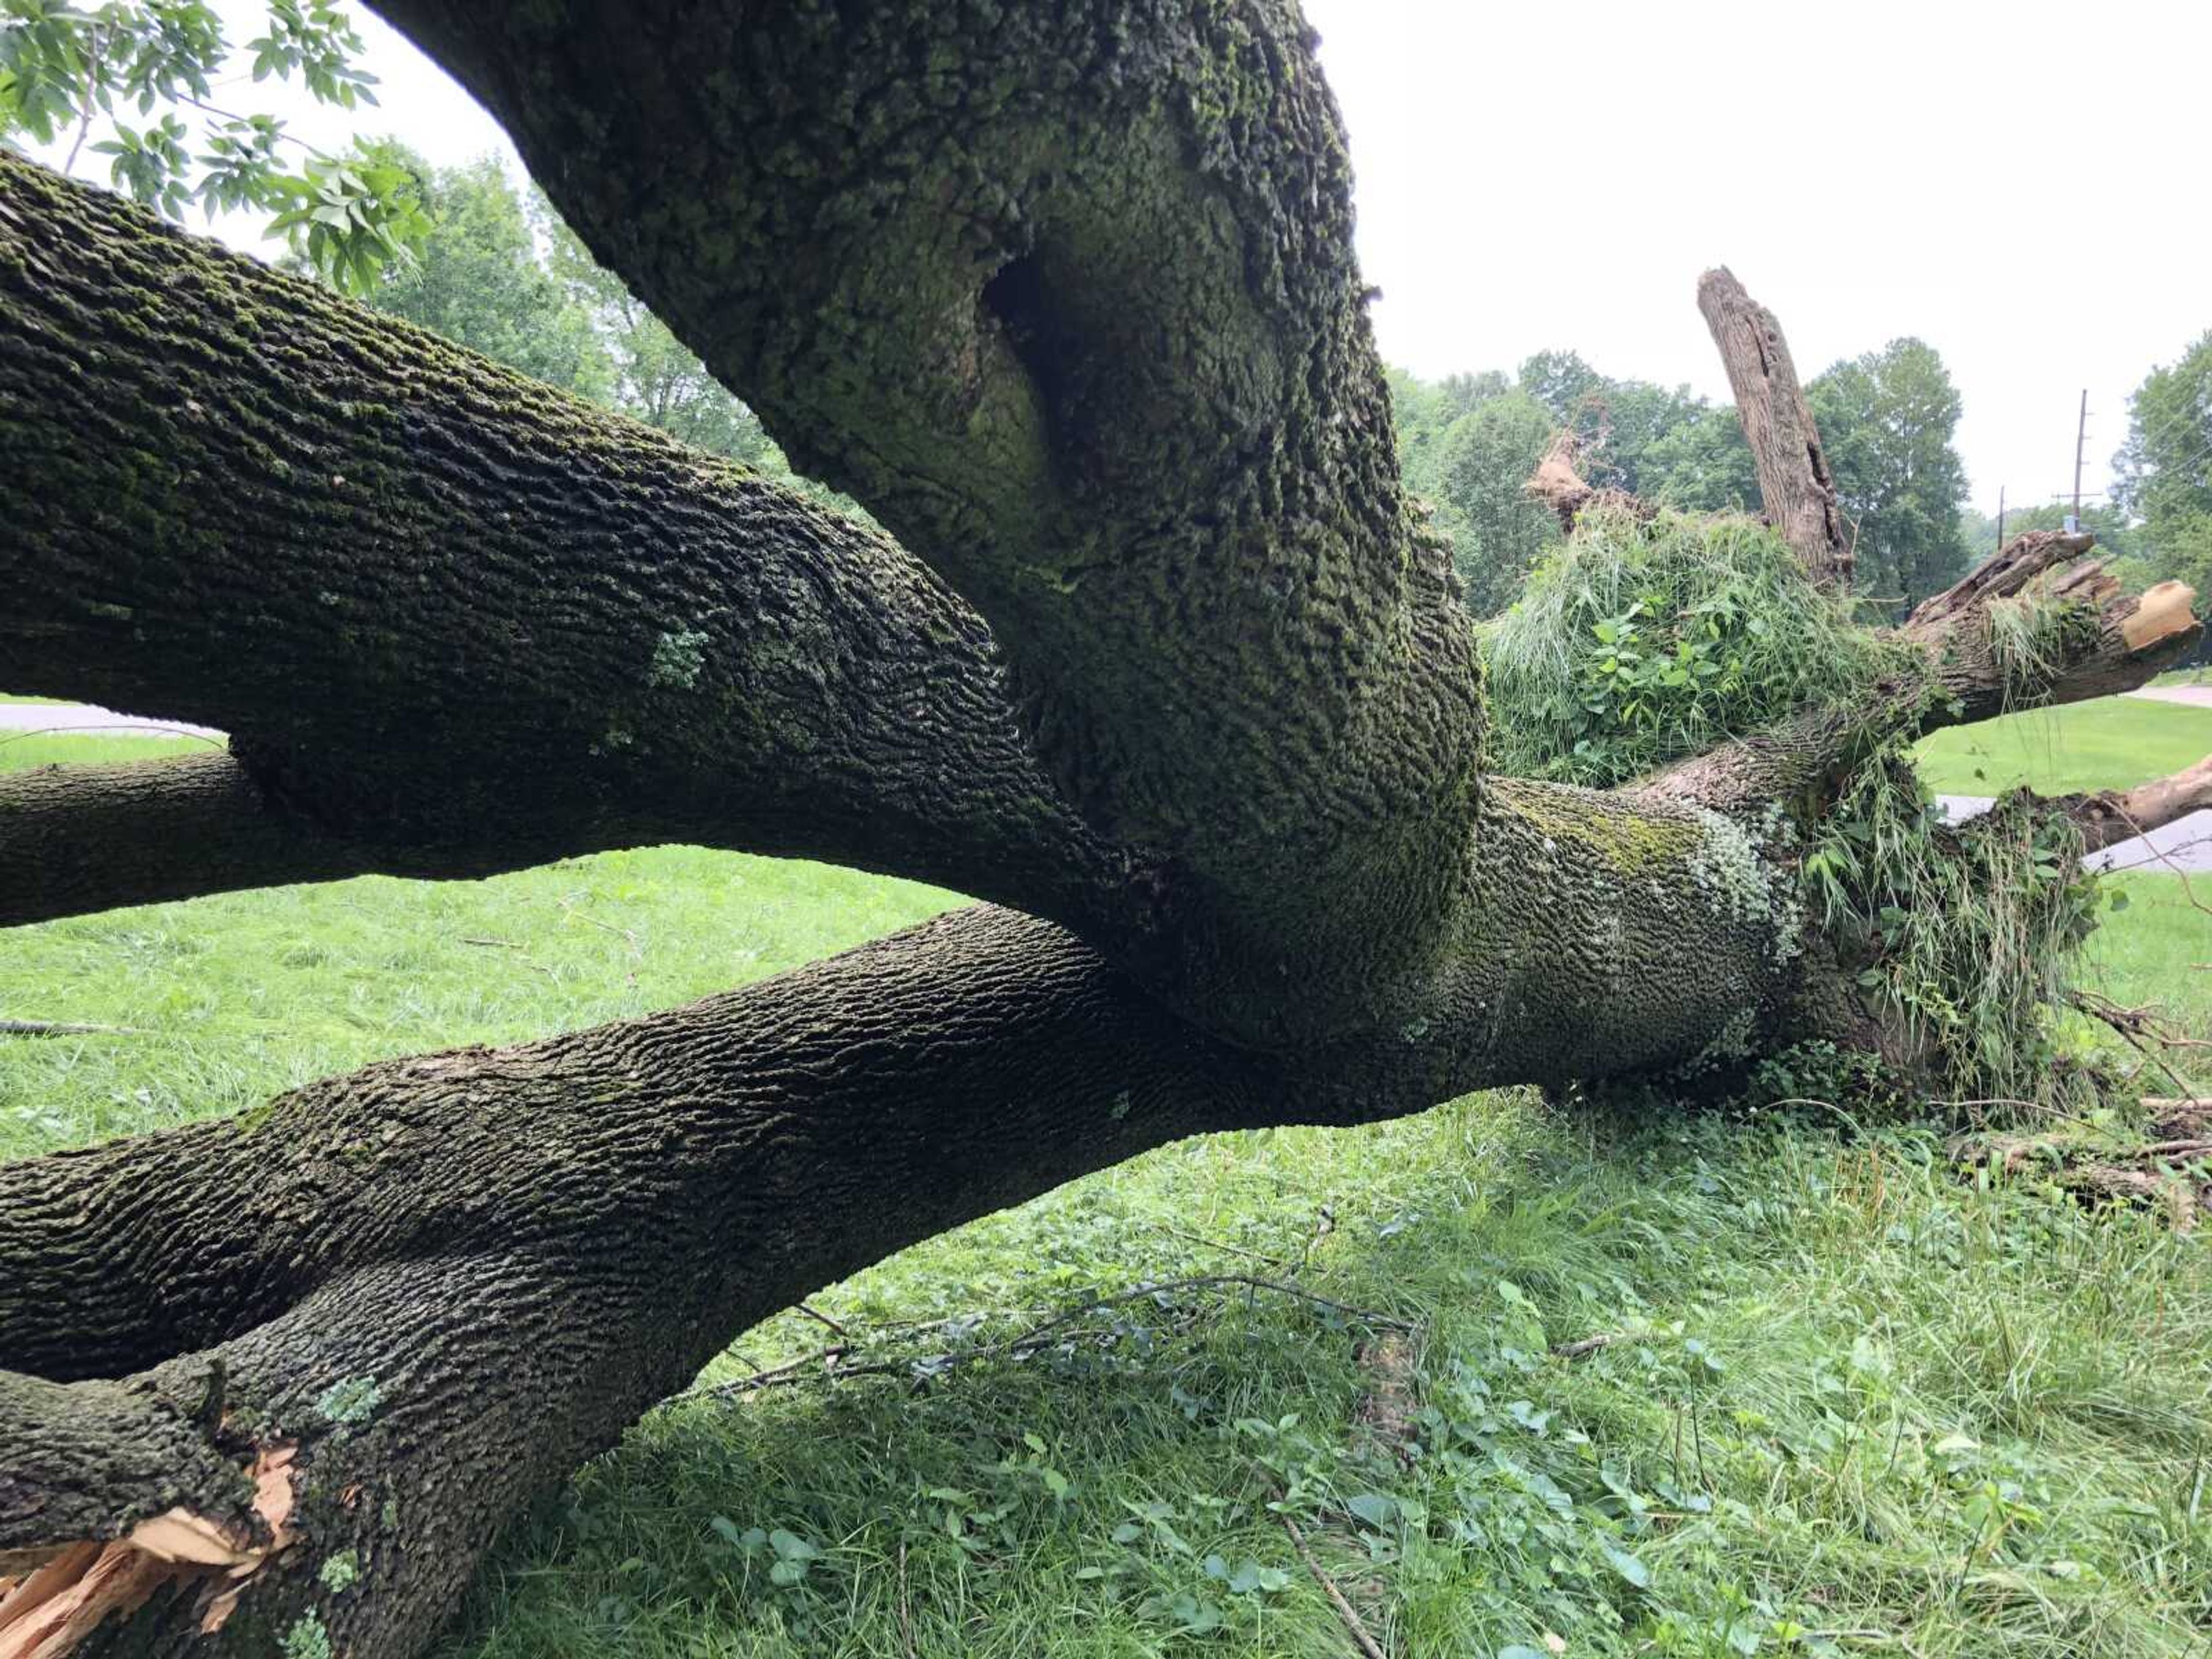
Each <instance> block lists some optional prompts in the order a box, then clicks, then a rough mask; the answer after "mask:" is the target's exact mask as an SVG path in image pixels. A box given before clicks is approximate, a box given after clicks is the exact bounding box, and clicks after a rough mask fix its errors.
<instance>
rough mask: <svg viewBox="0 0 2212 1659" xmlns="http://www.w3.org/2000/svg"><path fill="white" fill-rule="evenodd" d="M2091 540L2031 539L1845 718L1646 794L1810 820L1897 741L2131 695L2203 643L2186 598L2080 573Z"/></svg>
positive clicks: (1699, 766)
mask: <svg viewBox="0 0 2212 1659" xmlns="http://www.w3.org/2000/svg"><path fill="white" fill-rule="evenodd" d="M2093 542H2094V538H2093V537H2089V536H2069V535H2062V534H2060V533H2058V532H2052V531H2035V532H2030V533H2029V534H2027V535H2025V536H2021V537H2020V538H2016V539H2015V540H2014V541H2011V542H2009V543H2008V544H2006V545H2005V547H2004V549H2003V550H2002V551H2001V552H1999V553H1996V554H1994V555H1992V556H1990V558H1989V559H1988V560H1986V561H1985V562H1983V563H1982V564H1980V565H1979V566H1978V567H1976V568H1974V569H1973V570H1972V571H1971V572H1970V573H1968V574H1966V576H1965V577H1963V578H1962V579H1961V580H1960V581H1959V582H1957V583H1956V584H1955V585H1954V586H1951V587H1950V588H1948V589H1947V590H1945V591H1944V592H1942V593H1938V594H1936V595H1935V596H1934V597H1933V598H1931V599H1928V600H1926V601H1924V602H1923V604H1922V605H1920V606H1919V607H1918V608H1917V610H1915V611H1913V613H1912V615H1911V617H1909V618H1908V619H1907V620H1906V622H1905V625H1904V626H1903V627H1902V628H1900V629H1898V630H1897V631H1896V634H1895V635H1894V637H1895V638H1897V639H1898V640H1899V641H1902V642H1904V643H1906V644H1908V645H1910V646H1911V647H1914V657H1913V664H1912V666H1911V668H1910V669H1909V670H1908V671H1905V672H1903V673H1901V674H1899V675H1898V676H1896V677H1895V678H1892V679H1890V680H1888V681H1887V682H1886V683H1884V684H1881V685H1878V686H1875V687H1874V688H1872V689H1871V690H1869V693H1868V694H1867V695H1866V696H1864V697H1863V698H1860V699H1858V700H1857V701H1856V702H1853V703H1852V705H1851V706H1850V707H1849V708H1812V709H1807V710H1804V711H1802V712H1801V713H1799V714H1796V715H1794V716H1792V717H1791V718H1790V719H1789V720H1784V721H1783V722H1782V723H1781V724H1780V725H1778V726H1775V727H1774V728H1773V729H1771V730H1770V731H1766V732H1756V733H1753V734H1752V735H1750V736H1747V737H1745V738H1739V739H1737V740H1735V742H1732V743H1728V744H1723V745H1722V746H1721V747H1719V748H1717V749H1715V750H1710V751H1709V752H1707V753H1705V754H1703V755H1698V756H1693V757H1691V758H1690V759H1688V760H1686V761H1682V762H1680V763H1678V764H1676V765H1674V766H1671V767H1668V768H1667V769H1665V770H1663V771H1662V772H1660V773H1659V774H1657V775H1656V776H1654V777H1652V778H1650V779H1648V780H1646V781H1644V784H1643V785H1642V786H1640V787H1641V788H1642V790H1643V791H1644V793H1646V794H1647V795H1648V796H1649V797H1650V798H1652V799H1678V800H1694V801H1699V802H1703V803H1704V804H1705V805H1709V806H1713V807H1717V808H1718V809H1719V810H1721V811H1729V812H1743V811H1752V810H1754V809H1756V808H1758V807H1759V806H1761V805H1765V803H1767V802H1769V801H1779V802H1783V803H1784V804H1786V805H1790V806H1792V807H1794V808H1796V809H1797V810H1799V811H1800V812H1801V814H1802V816H1804V817H1808V819H1809V818H1810V817H1814V816H1817V815H1818V813H1819V812H1820V811H1821V810H1823V809H1824V808H1825V806H1826V803H1827V801H1828V799H1830V797H1831V796H1832V793H1833V791H1834V789H1835V787H1836V786H1837V785H1838V783H1839V782H1840V781H1842V779H1843V778H1844V776H1845V775H1847V774H1848V773H1849V772H1850V770H1851V769H1853V768H1854V767H1856V766H1857V764H1858V763H1860V762H1861V761H1863V760H1864V759H1865V758H1866V757H1867V756H1869V755H1870V754H1871V753H1873V752H1874V750H1875V749H1877V748H1879V747H1881V745H1882V744H1885V743H1887V742H1889V741H1891V740H1893V739H1894V738H1902V737H1910V736H1913V735H1916V734H1917V733H1921V732H1933V731H1938V730H1941V729H1942V728H1943V727H1945V726H1962V725H1970V724H1972V723H1973V722H1974V721H1976V720H1988V719H1990V718H1991V717H1992V716H1994V715H1996V714H2003V713H2005V712H2007V711H2008V710H2009V709H2013V708H2037V707H2052V706H2056V705H2058V704H2062V703H2069V702H2086V701H2087V700H2089V699H2091V698H2094V697H2104V696H2112V695H2113V694H2114V693H2115V692H2119V691H2127V690H2133V689H2134V688H2135V687H2136V686H2139V685H2142V684H2147V683H2148V681H2149V680H2151V679H2152V678H2154V676H2156V675H2157V674H2159V673H2160V672H2161V671H2164V670H2165V669H2166V668H2168V667H2170V666H2171V665H2172V664H2174V663H2176V662H2178V661H2179V660H2180V659H2182V658H2183V657H2185V656H2186V655H2187V654H2188V653H2189V652H2190V651H2191V649H2192V648H2194V647H2195V645H2196V643H2197V641H2198V640H2199V639H2200V638H2201V637H2203V624H2202V623H2198V622H2197V620H2196V618H2195V617H2193V616H2192V615H2191V611H2190V604H2191V592H2190V590H2189V589H2188V588H2187V587H2185V586H2182V584H2180V583H2179V582H2166V583H2161V584H2160V586H2157V587H2154V588H2153V589H2151V590H2150V591H2149V592H2146V593H2142V594H2140V595H2138V594H2132V593H2126V592H2122V591H2121V589H2120V586H2119V584H2118V582H2116V581H2114V580H2112V576H2111V574H2109V573H2108V572H2107V571H2106V569H2105V568H2104V566H2103V565H2102V564H2101V563H2100V562H2096V561H2093V560H2088V561H2084V560H2083V556H2084V555H2086V554H2087V552H2088V550H2089V549H2090V548H2091V546H2092V545H2093Z"/></svg>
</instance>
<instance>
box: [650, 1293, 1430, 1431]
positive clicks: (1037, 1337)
mask: <svg viewBox="0 0 2212 1659" xmlns="http://www.w3.org/2000/svg"><path fill="white" fill-rule="evenodd" d="M1225 1287H1236V1288H1243V1289H1245V1290H1252V1291H1273V1292H1274V1293H1276V1294H1277V1295H1280V1296H1288V1297H1294V1298H1296V1299H1297V1300H1298V1301H1301V1302H1304V1303H1308V1304H1311V1305H1312V1306H1315V1307H1318V1308H1326V1309H1328V1310H1329V1311H1330V1312H1332V1313H1334V1314H1336V1315H1337V1316H1340V1318H1342V1319H1343V1320H1345V1321H1346V1323H1349V1324H1358V1325H1366V1326H1369V1327H1371V1328H1375V1329H1377V1330H1400V1331H1412V1330H1414V1329H1416V1328H1417V1327H1416V1326H1415V1325H1414V1324H1413V1322H1412V1321H1410V1320H1405V1319H1399V1318H1397V1317H1395V1316H1393V1315H1390V1314H1385V1313H1379V1312H1376V1310H1372V1309H1369V1308H1354V1307H1352V1306H1350V1305H1348V1304H1345V1303H1342V1302H1334V1301H1331V1300H1330V1299H1329V1298H1328V1297H1325V1296H1318V1295H1316V1294H1315V1293H1314V1292H1313V1291H1309V1290H1307V1289H1305V1288H1304V1286H1303V1285H1289V1284H1285V1283H1284V1282H1282V1281H1281V1280H1279V1279H1260V1278H1257V1277H1255V1276H1254V1275H1253V1274H1250V1273H1205V1274H1201V1275H1200V1276H1198V1277H1195V1278H1191V1279H1164V1280H1162V1281H1161V1282H1159V1283H1158V1284H1152V1285H1138V1286H1137V1287H1136V1288H1135V1289H1133V1290H1128V1291H1121V1292H1119V1293H1117V1294H1115V1295H1113V1296H1103V1297H1094V1298H1092V1299H1091V1301H1088V1302H1085V1303H1082V1304H1079V1305H1077V1306H1075V1307H1073V1308H1069V1309H1067V1310H1065V1311H1063V1312H1061V1313H1059V1314H1056V1315H1054V1316H1053V1317H1052V1318H1050V1319H1048V1320H1046V1321H1045V1322H1043V1323H1042V1324H1040V1325H1036V1326H1033V1327H1031V1328H1030V1329H1028V1330H1026V1331H1024V1332H1023V1333H1021V1334H1019V1335H1018V1336H1012V1337H1009V1338H1007V1339H1006V1340H1005V1341H1003V1342H994V1343H990V1344H987V1345H986V1346H982V1347H979V1348H969V1349H965V1350H954V1351H949V1352H942V1353H934V1354H927V1355H924V1356H922V1357H921V1358H911V1359H909V1358H900V1359H872V1360H854V1361H853V1362H852V1363H849V1364H848V1363H845V1362H846V1361H847V1360H848V1357H849V1356H852V1355H854V1353H855V1352H856V1347H855V1344H854V1342H853V1341H847V1342H841V1343H836V1344H833V1345H832V1346H829V1347H827V1348H822V1349H817V1351H816V1352H812V1353H810V1354H807V1355H805V1356H804V1357H802V1358H798V1359H794V1360H791V1361H788V1362H787V1363H786V1364H781V1365H776V1366H772V1367H770V1368H769V1370H764V1371H755V1372H753V1373H751V1374H750V1375H749V1376H740V1377H734V1378H732V1380H731V1381H729V1382H726V1383H709V1384H707V1385H706V1386H704V1387H700V1388H693V1389H685V1390H684V1392H683V1393H682V1394H678V1395H671V1396H670V1397H669V1399H668V1400H667V1401H666V1402H665V1403H666V1404H668V1405H671V1406H672V1405H676V1404H678V1403H679V1402H681V1401H686V1400H698V1399H708V1398H713V1399H720V1400H726V1399H730V1398H732V1397H733V1396H736V1395H746V1394H752V1393H756V1392H757V1391H759V1390H761V1389H775V1388H785V1387H788V1386H790V1385H792V1384H794V1383H804V1382H809V1381H811V1380H814V1379H815V1378H817V1377H819V1379H820V1380H822V1381H823V1382H827V1383H839V1382H843V1381H845V1380H847V1379H848V1378H851V1377H858V1376H902V1375H919V1376H932V1375H934V1374H936V1373H937V1372H939V1371H943V1370H949V1369H950V1368H951V1367H952V1366H955V1365H969V1364H977V1363H979V1362H981V1361H982V1360H986V1359H994V1358H1029V1357H1030V1355H1031V1354H1032V1353H1034V1352H1036V1350H1037V1349H1039V1348H1041V1347H1043V1346H1046V1344H1047V1343H1048V1341H1049V1340H1058V1339H1061V1338H1065V1337H1068V1336H1071V1335H1072V1336H1074V1337H1077V1338H1084V1337H1093V1336H1107V1335H1110V1334H1112V1332H1111V1329H1110V1328H1107V1329H1100V1330H1079V1329H1073V1327H1075V1326H1077V1325H1078V1323H1079V1322H1080V1321H1082V1320H1084V1319H1086V1318H1088V1317H1089V1316H1091V1315H1092V1314H1095V1313H1098V1312H1100V1311H1102V1310H1105V1309H1108V1308H1115V1307H1120V1306H1122V1305H1124V1304H1127V1303H1131V1302H1141V1301H1156V1300H1158V1298H1159V1297H1163V1296H1166V1295H1168V1294H1170V1292H1172V1291H1191V1290H1218V1289H1222V1288H1225ZM799 1311H801V1312H805V1313H812V1312H813V1310H811V1309H809V1308H806V1307H805V1305H804V1304H801V1306H800V1309H799ZM813 1316H814V1317H815V1318H817V1319H818V1320H820V1321H822V1322H823V1324H825V1325H831V1328H833V1329H836V1330H839V1331H840V1332H841V1333H842V1331H843V1328H842V1327H841V1326H836V1325H834V1324H833V1323H832V1322H831V1321H830V1320H829V1318H828V1317H827V1316H825V1315H822V1314H813ZM923 1328H924V1329H927V1328H929V1327H927V1326H925V1327H923ZM817 1364H819V1365H820V1366H821V1370H819V1371H816V1370H814V1369H813V1368H814V1367H815V1366H816V1365H817Z"/></svg>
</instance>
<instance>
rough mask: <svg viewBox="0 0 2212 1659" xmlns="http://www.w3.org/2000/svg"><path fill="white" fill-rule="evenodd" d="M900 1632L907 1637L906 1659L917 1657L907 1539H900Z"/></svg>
mask: <svg viewBox="0 0 2212 1659" xmlns="http://www.w3.org/2000/svg"><path fill="white" fill-rule="evenodd" d="M899 1634H900V1635H901V1636H902V1637H904V1638H906V1659H915V1650H914V1614H913V1613H912V1612H910V1611H909V1610H908V1607H907V1601H906V1541H905V1540H904V1539H901V1540H900V1541H899Z"/></svg>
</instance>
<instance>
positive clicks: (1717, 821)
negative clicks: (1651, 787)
mask: <svg viewBox="0 0 2212 1659" xmlns="http://www.w3.org/2000/svg"><path fill="white" fill-rule="evenodd" d="M1695 811H1696V812H1697V815H1698V821H1699V826H1700V828H1701V829H1702V832H1703V833H1702V834H1700V835H1699V837H1698V844H1697V847H1696V848H1695V850H1693V851H1692V853H1691V854H1690V856H1689V859H1688V860H1687V865H1686V867H1687V869H1688V871H1689V872H1690V880H1691V883H1692V885H1694V886H1695V887H1696V888H1697V890H1698V891H1699V894H1700V895H1701V896H1703V898H1704V899H1705V907H1706V908H1707V909H1708V910H1709V911H1710V912H1711V914H1712V915H1714V916H1716V917H1717V918H1719V919H1720V920H1721V921H1728V922H1733V923H1735V925H1737V926H1739V927H1764V928H1765V930H1766V932H1767V934H1768V937H1769V940H1770V945H1769V955H1770V956H1771V957H1772V959H1773V961H1774V963H1775V964H1776V965H1777V966H1780V965H1781V964H1783V963H1787V962H1789V961H1790V960H1791V959H1793V958H1794V957H1796V956H1797V955H1798V954H1799V953H1800V952H1802V951H1803V950H1804V948H1805V908H1804V906H1803V905H1802V904H1801V903H1799V902H1798V899H1797V894H1796V888H1795V884H1792V883H1791V882H1790V880H1789V878H1787V877H1786V876H1785V875H1784V873H1783V872H1782V871H1781V869H1780V867H1779V866H1777V865H1776V864H1774V863H1773V862H1772V861H1771V860H1769V859H1768V858H1767V857H1766V856H1765V854H1763V853H1762V852H1761V851H1760V850H1759V842H1757V841H1755V840H1753V837H1752V835H1751V833H1750V831H1748V830H1747V829H1745V828H1744V827H1743V826H1742V825H1741V824H1740V823H1737V822H1736V821H1735V819H1733V818H1730V817H1726V816H1724V815H1723V814H1722V813H1719V812H1716V811H1712V810H1711V808H1709V807H1703V806H1700V807H1698V808H1696V809H1695ZM1761 829H1762V830H1763V831H1764V833H1765V836H1766V837H1767V838H1768V839H1771V840H1773V841H1777V842H1782V843H1784V844H1785V845H1786V844H1787V842H1788V841H1789V839H1790V832H1789V829H1788V827H1787V820H1786V819H1784V818H1783V817H1782V816H1781V815H1780V813H1779V811H1778V809H1770V811H1769V814H1768V817H1767V818H1766V820H1765V823H1763V824H1762V825H1761Z"/></svg>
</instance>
